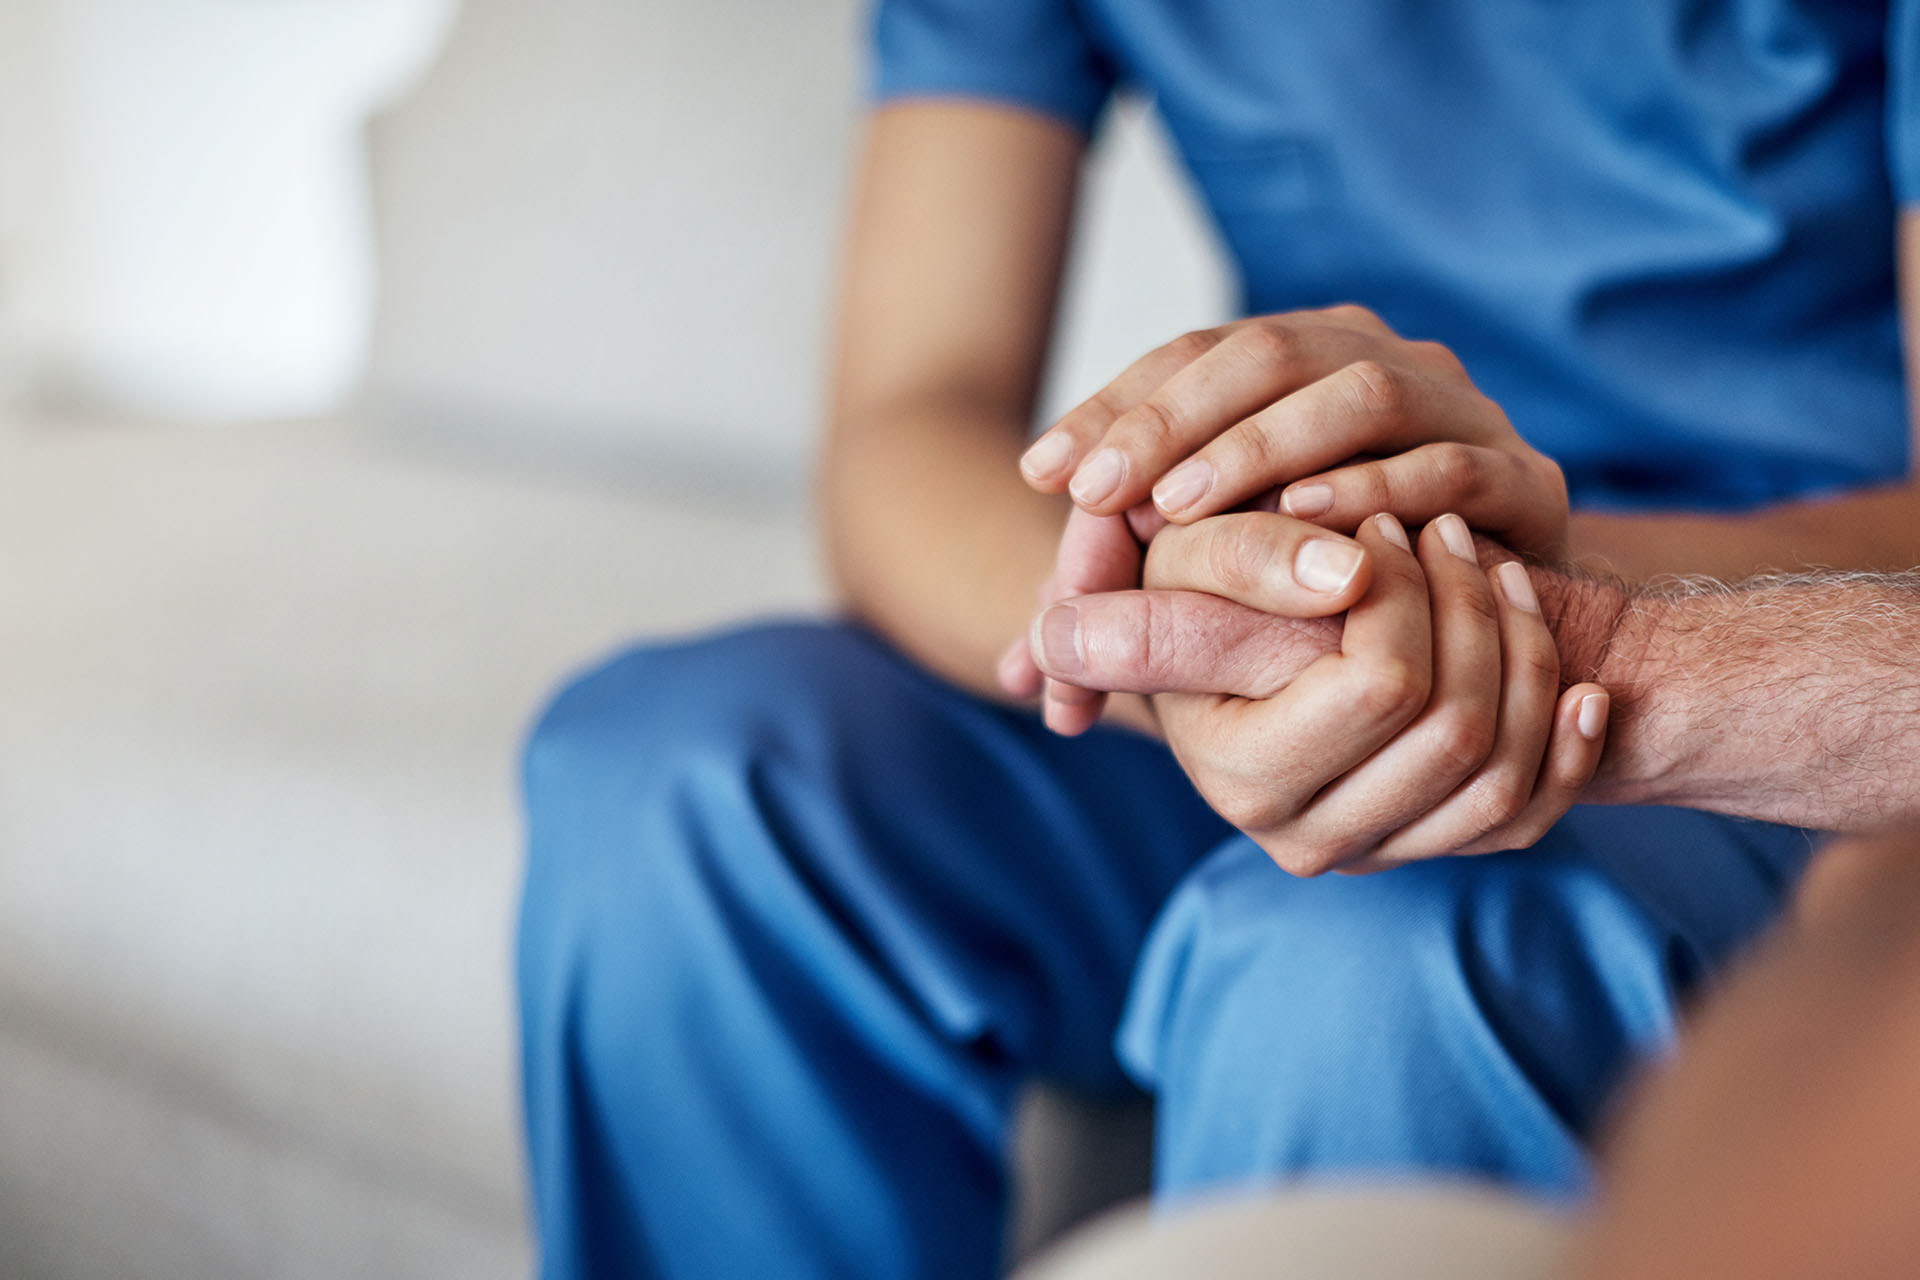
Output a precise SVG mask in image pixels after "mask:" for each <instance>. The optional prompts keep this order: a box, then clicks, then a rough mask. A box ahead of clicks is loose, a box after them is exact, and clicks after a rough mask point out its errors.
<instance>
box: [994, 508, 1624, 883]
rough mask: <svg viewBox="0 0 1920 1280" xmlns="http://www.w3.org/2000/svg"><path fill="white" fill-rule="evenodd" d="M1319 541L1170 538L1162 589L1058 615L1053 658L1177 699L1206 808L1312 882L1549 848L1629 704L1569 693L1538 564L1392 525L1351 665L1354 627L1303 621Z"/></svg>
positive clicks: (1281, 533) (1378, 530)
mask: <svg viewBox="0 0 1920 1280" xmlns="http://www.w3.org/2000/svg"><path fill="white" fill-rule="evenodd" d="M1306 528H1308V526H1304V525H1303V524H1302V522H1300V521H1296V520H1293V519H1291V518H1289V517H1286V516H1282V515H1277V514H1269V513H1264V512H1260V513H1243V514H1235V515H1229V516H1222V517H1218V518H1216V519H1212V520H1208V521H1205V522H1203V523H1201V524H1198V525H1194V526H1190V527H1184V528H1180V527H1176V528H1170V529H1167V530H1165V531H1163V532H1162V533H1161V534H1160V535H1159V536H1158V537H1157V538H1156V539H1155V540H1154V542H1153V545H1152V548H1151V551H1150V553H1149V555H1148V558H1147V565H1146V576H1145V584H1146V587H1147V588H1148V589H1147V590H1144V591H1132V592H1121V593H1111V594H1103V595H1089V596H1083V597H1080V598H1078V599H1076V600H1073V601H1070V602H1067V603H1063V604H1059V605H1055V606H1054V607H1052V608H1050V609H1048V610H1047V611H1046V612H1045V613H1043V614H1042V615H1041V616H1040V617H1039V618H1038V619H1037V620H1036V621H1035V624H1034V629H1033V635H1032V637H1031V647H1032V652H1033V656H1034V660H1035V661H1036V663H1037V664H1038V666H1039V667H1040V669H1041V670H1042V671H1043V672H1044V673H1045V674H1046V675H1047V676H1048V677H1051V678H1053V679H1055V680H1058V681H1061V682H1065V683H1071V684H1075V685H1079V686H1081V687H1085V688H1092V689H1097V690H1102V691H1108V692H1119V691H1128V692H1136V693H1150V694H1157V695H1160V696H1158V697H1156V698H1155V700H1154V705H1155V708H1156V710H1157V712H1158V715H1159V718H1160V724H1161V727H1162V730H1163V732H1164V733H1165V735H1166V738H1167V742H1168V744H1169V745H1170V746H1171V747H1172V748H1173V750H1174V753H1175V754H1176V755H1177V756H1178V757H1179V759H1180V762H1181V764H1182V766H1183V767H1185V769H1186V770H1187V772H1188V774H1189V775H1190V776H1191V777H1192V778H1193V781H1194V783H1195V785H1196V786H1197V787H1198V788H1199V790H1200V792H1201V794H1202V795H1204V796H1205V797H1206V799H1207V800H1208V802H1209V803H1210V804H1212V805H1213V807H1214V808H1215V809H1216V810H1217V811H1218V812H1219V813H1220V814H1221V815H1222V816H1223V817H1225V818H1226V819H1227V820H1228V821H1229V822H1231V823H1233V824H1234V825H1235V826H1236V827H1238V828H1239V829H1240V830H1242V831H1243V832H1245V833H1246V834H1247V835H1248V836H1250V837H1252V838H1253V839H1254V840H1255V841H1256V842H1258V843H1259V844H1260V846H1261V847H1262V848H1264V849H1265V850H1266V851H1267V853H1268V854H1269V855H1271V856H1272V857H1273V859H1274V860H1275V861H1276V862H1277V863H1279V864H1280V865H1281V866H1282V867H1284V868H1285V869H1287V870H1288V871H1291V872H1294V873H1295V874H1300V875H1312V874H1318V873H1320V872H1323V871H1328V870H1333V869H1341V870H1348V871H1357V870H1373V869H1377V868H1379V867H1382V866H1388V865H1392V864H1396V863H1400V862H1405V861H1410V860H1413V859H1417V858H1425V857H1433V856H1438V855H1443V854H1450V853H1475V852H1490V851H1493V850H1498V849H1509V848H1520V847H1524V846H1526V845H1529V844H1532V843H1533V842H1534V841H1535V840H1537V839H1538V838H1539V837H1540V836H1541V835H1542V834H1544V833H1545V832H1546V830H1547V829H1548V828H1549V827H1551V826H1552V825H1553V823H1554V822H1555V821H1557V820H1558V819H1559V817H1560V816H1561V815H1562V814H1563V813H1565V812H1566V810H1567V809H1568V808H1569V807H1570V806H1571V805H1572V804H1573V803H1574V801H1575V799H1576V798H1577V797H1578V796H1579V794H1580V791H1581V789H1582V788H1583V787H1584V786H1585V785H1586V783H1587V781H1588V780H1589V779H1590V778H1591V777H1592V775H1593V772H1594V769H1595V767H1596V766H1597V765H1598V763H1599V759H1600V753H1601V747H1602V742H1603V739H1604V736H1605V732H1606V722H1607V715H1608V698H1607V694H1606V691H1605V690H1603V689H1602V688H1600V687H1599V686H1598V685H1594V684H1578V685H1575V686H1573V687H1572V688H1570V689H1567V690H1566V691H1565V692H1564V693H1563V692H1562V691H1561V690H1560V687H1559V678H1560V667H1559V659H1558V655H1557V652H1556V650H1555V647H1554V642H1553V638H1552V635H1551V633H1550V632H1549V631H1548V628H1547V626H1546V623H1545V621H1544V619H1543V618H1542V616H1541V613H1540V609H1539V604H1538V601H1537V599H1536V598H1535V595H1534V591H1533V588H1532V585H1531V583H1530V581H1529V578H1528V575H1527V572H1526V570H1525V569H1524V567H1523V566H1521V565H1520V564H1518V563H1517V562H1512V561H1508V562H1507V563H1505V564H1502V565H1500V566H1498V567H1496V568H1495V569H1494V570H1492V571H1491V572H1489V571H1487V570H1485V569H1483V568H1482V567H1481V565H1480V563H1479V560H1478V558H1477V553H1476V548H1475V546H1474V543H1473V539H1472V537H1471V535H1470V534H1469V532H1468V530H1467V527H1466V525H1465V523H1464V522H1463V521H1461V520H1460V519H1459V517H1457V516H1452V515H1448V516H1443V517H1442V518H1440V519H1438V520H1435V521H1434V522H1432V523H1431V524H1430V525H1428V527H1427V528H1426V530H1425V531H1424V533H1423V534H1422V537H1421V540H1420V548H1419V552H1418V554H1417V555H1416V554H1415V553H1414V552H1413V550H1412V549H1411V547H1410V546H1409V544H1408V541H1407V536H1406V533H1405V530H1404V529H1403V528H1402V526H1401V525H1400V524H1399V522H1398V521H1396V520H1394V519H1393V518H1392V517H1391V516H1386V515H1382V516H1379V517H1376V518H1374V519H1372V520H1369V521H1366V522H1365V523H1364V524H1363V525H1362V526H1361V528H1360V529H1359V531H1358V541H1359V544H1360V546H1361V547H1362V548H1364V549H1365V551H1366V554H1367V560H1368V563H1369V564H1370V565H1371V587H1370V588H1369V590H1368V591H1367V593H1366V594H1365V596H1364V597H1363V598H1362V599H1360V600H1359V602H1358V603H1356V604H1355V605H1354V606H1353V607H1352V608H1351V609H1350V610H1349V611H1348V613H1347V616H1346V620H1345V624H1344V626H1341V627H1340V628H1339V630H1338V648H1337V650H1331V651H1330V649H1329V645H1330V642H1331V640H1332V637H1333V634H1334V628H1335V624H1333V623H1331V622H1328V621H1324V620H1323V621H1318V622H1311V623H1303V622H1300V621H1298V620H1296V619H1294V618H1290V617H1285V616H1281V615H1283V614H1285V613H1286V612H1287V611H1288V610H1289V609H1291V608H1292V607H1293V601H1294V599H1295V594H1296V593H1297V590H1298V588H1297V584H1293V583H1292V582H1291V581H1290V574H1289V572H1288V570H1287V566H1288V565H1289V564H1290V563H1291V560H1292V558H1293V557H1294V556H1295V555H1297V548H1298V546H1299V544H1300V541H1301V539H1302V537H1303V536H1307V535H1305V534H1303V532H1302V530H1303V529H1306ZM1496 583H1497V584H1498V586H1497V589H1496V586H1495V584H1496ZM1193 593H1205V594H1203V595H1195V594H1193ZM1316 649H1318V650H1319V652H1318V653H1317V655H1316V654H1314V650H1316ZM1310 655H1311V656H1310Z"/></svg>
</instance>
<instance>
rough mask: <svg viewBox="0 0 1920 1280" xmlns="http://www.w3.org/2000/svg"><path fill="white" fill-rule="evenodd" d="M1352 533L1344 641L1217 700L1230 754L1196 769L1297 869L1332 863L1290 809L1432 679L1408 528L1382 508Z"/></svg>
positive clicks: (1222, 804) (1206, 790)
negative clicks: (1262, 693) (1262, 696)
mask: <svg viewBox="0 0 1920 1280" xmlns="http://www.w3.org/2000/svg"><path fill="white" fill-rule="evenodd" d="M1359 538H1360V542H1361V545H1362V546H1364V547H1365V548H1366V551H1367V556H1368V558H1369V559H1370V560H1371V561H1372V562H1373V564H1374V574H1373V584H1372V586H1371V587H1370V588H1369V589H1368V591H1367V594H1366V596H1365V597H1363V598H1362V599H1361V600H1360V601H1359V602H1358V603H1357V604H1355V605H1354V606H1353V608H1351V609H1349V610H1348V611H1347V617H1346V623H1345V626H1344V627H1343V628H1342V629H1341V633H1340V652H1339V653H1337V654H1329V655H1327V656H1325V657H1322V658H1320V659H1319V660H1317V661H1316V662H1314V663H1313V664H1312V665H1311V666H1310V667H1308V668H1307V669H1306V670H1305V671H1304V672H1302V673H1301V674H1300V676H1299V677H1298V678H1297V679H1295V680H1294V681H1293V682H1292V683H1291V684H1289V685H1288V686H1287V687H1286V688H1285V689H1283V690H1282V691H1281V692H1280V693H1278V694H1277V695H1275V696H1273V697H1271V698H1268V699H1266V700H1264V701H1253V702H1244V703H1240V704H1237V706H1234V707H1231V708H1224V707H1223V708H1222V709H1221V712H1222V714H1223V715H1226V714H1230V715H1231V717H1232V718H1233V719H1234V720H1235V721H1236V724H1235V727H1234V731H1233V734H1232V736H1233V738H1234V739H1235V741H1236V744H1237V745H1236V747H1235V750H1234V758H1233V759H1232V760H1231V761H1224V762H1221V765H1222V767H1221V768H1220V769H1219V770H1218V771H1217V773H1218V777H1217V778H1215V777H1212V776H1204V775H1201V774H1199V773H1196V775H1195V780H1196V782H1198V783H1199V784H1200V790H1201V792H1202V794H1204V795H1205V796H1206V798H1207V801H1208V803H1210V804H1212V805H1213V807H1214V809H1215V811H1217V812H1218V813H1219V814H1220V815H1221V816H1222V817H1223V818H1225V819H1226V820H1227V821H1228V822H1230V823H1232V824H1233V825H1234V826H1236V827H1238V828H1240V830H1242V831H1244V832H1246V833H1247V834H1248V835H1250V836H1252V837H1253V838H1254V839H1255V840H1257V841H1259V843H1260V844H1261V846H1262V847H1263V848H1265V849H1266V850H1267V852H1268V854H1269V855H1271V856H1272V857H1273V859H1274V861H1276V862H1278V863H1279V864H1280V865H1281V866H1282V867H1284V868H1285V869H1286V870H1288V871H1291V872H1294V873H1295V874H1301V875H1304V874H1314V873H1317V872H1319V871H1324V870H1326V869H1327V867H1328V865H1330V864H1328V863H1325V862H1323V861H1322V859H1323V857H1324V854H1325V849H1324V848H1323V847H1321V846H1319V845H1317V844H1313V843H1301V842H1299V841H1297V840H1296V839H1294V836H1295V834H1296V833H1295V831H1294V826H1293V819H1294V818H1295V817H1296V816H1297V815H1298V814H1299V813H1300V812H1301V810H1302V809H1303V808H1304V807H1305V806H1306V805H1307V804H1308V803H1309V802H1310V801H1311V800H1312V799H1313V797H1314V795H1315V793H1317V792H1319V791H1320V790H1321V788H1323V787H1325V786H1326V785H1327V784H1328V783H1329V782H1332V781H1333V780H1334V779H1336V778H1339V777H1341V776H1342V775H1343V774H1346V773H1347V772H1349V771H1350V770H1352V769H1353V768H1355V766H1357V765H1359V764H1360V763H1361V762H1362V761H1364V760H1366V759H1367V758H1368V757H1370V756H1372V755H1373V754H1374V753H1375V752H1376V751H1378V750H1379V749H1380V747H1381V746H1382V745H1383V744H1385V743H1386V742H1388V741H1389V740H1391V739H1392V738H1393V737H1394V735H1396V734H1397V733H1399V732H1400V730H1401V729H1403V728H1405V727H1406V725H1407V723H1408V722H1409V721H1410V720H1412V719H1413V718H1414V717H1415V716H1416V715H1418V714H1419V712H1420V709H1421V708H1422V707H1423V706H1425V705H1426V701H1427V694H1428V692H1429V690H1430V689H1431V687H1432V679H1433V629H1432V622H1431V610H1430V608H1429V605H1428V600H1427V583H1426V578H1425V575H1424V574H1423V573H1422V572H1421V568H1420V562H1419V561H1418V560H1417V559H1415V557H1414V556H1413V554H1412V553H1411V551H1410V550H1409V549H1408V547H1409V544H1408V542H1407V535H1406V531H1405V530H1404V529H1402V528H1401V527H1400V524H1399V522H1398V521H1396V520H1394V519H1393V517H1391V516H1379V517H1377V518H1375V519H1373V520H1369V521H1368V522H1367V523H1366V524H1364V525H1362V526H1361V528H1360V533H1359ZM1296 625H1299V624H1296ZM1170 740H1171V734H1170Z"/></svg>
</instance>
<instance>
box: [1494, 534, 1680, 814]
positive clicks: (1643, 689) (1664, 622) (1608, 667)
mask: <svg viewBox="0 0 1920 1280" xmlns="http://www.w3.org/2000/svg"><path fill="white" fill-rule="evenodd" d="M1529 573H1530V575H1531V576H1532V578H1533V583H1534V590H1535V592H1536V594H1537V595H1538V596H1539V597H1540V608H1541V612H1542V613H1543V614H1544V615H1545V617H1546V619H1547V625H1548V627H1549V628H1550V629H1551V630H1552V632H1553V636H1554V642H1555V644H1556V645H1557V646H1558V647H1559V650H1560V681H1561V687H1562V688H1566V687H1569V686H1572V685H1575V684H1579V683H1582V682H1583V681H1592V682H1593V683H1595V684H1598V685H1600V686H1601V687H1602V688H1604V689H1606V691H1607V693H1608V695H1609V696H1610V699H1611V702H1612V714H1611V716H1610V718H1609V721H1608V727H1607V746H1606V753H1605V754H1604V755H1603V756H1602V757H1601V761H1600V767H1599V770H1598V771H1597V772H1596V774H1595V775H1594V780H1593V782H1592V784H1591V785H1590V786H1589V787H1588V790H1587V797H1588V799H1589V800H1590V801H1592V802H1596V803H1604V804H1646V803H1658V802H1659V801H1660V800H1662V799H1663V798H1664V797H1665V795H1666V793H1667V791H1668V790H1669V789H1670V787H1671V785H1672V780H1673V778H1674V776H1675V774H1676V771H1677V768H1678V764H1679V762H1678V759H1677V757H1676V756H1675V754H1674V752H1673V751H1672V750H1670V748H1671V747H1672V745H1673V744H1674V743H1675V742H1677V741H1679V739H1680V737H1681V735H1680V734H1679V733H1678V732H1677V730H1676V728H1675V724H1676V718H1677V717H1679V716H1680V714H1681V712H1682V710H1683V708H1682V706H1681V705H1680V703H1679V700H1678V699H1677V697H1676V696H1675V695H1676V691H1675V690H1674V689H1673V688H1672V686H1671V683H1670V682H1669V681H1667V680H1663V679H1661V678H1659V673H1658V671H1657V670H1656V668H1657V667H1658V666H1659V655H1660V653H1661V652H1662V646H1661V645H1660V644H1659V643H1658V641H1659V638H1660V637H1661V635H1663V634H1664V633H1665V631H1666V629H1667V627H1668V622H1669V620H1668V614H1669V612H1670V611H1671V608H1672V603H1671V601H1669V600H1667V599H1665V598H1663V597H1662V596H1660V595H1659V594H1657V593H1655V592H1650V591H1647V590H1645V589H1643V588H1640V587H1637V586H1634V585H1632V584H1630V583H1627V582H1624V581H1621V580H1619V579H1616V578H1603V577H1594V576H1589V575H1586V574H1581V573H1570V572H1567V571H1565V570H1562V569H1553V568H1544V567H1541V566H1537V565H1536V566H1529Z"/></svg>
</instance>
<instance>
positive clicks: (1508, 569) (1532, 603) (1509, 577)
mask: <svg viewBox="0 0 1920 1280" xmlns="http://www.w3.org/2000/svg"><path fill="white" fill-rule="evenodd" d="M1494 572H1495V573H1497V574H1499V575H1500V593H1501V594H1502V595H1504V596H1506V598H1507V603H1508V604H1510V605H1512V606H1513V607H1514V608H1516V609H1525V610H1526V611H1527V612H1528V613H1538V612H1540V597H1539V596H1537V595H1535V594H1534V592H1533V579H1532V578H1531V577H1530V576H1528V574H1527V570H1526V566H1525V565H1523V564H1521V563H1520V562H1519V561H1518V560H1509V561H1507V562H1506V563H1505V564H1503V565H1501V566H1500V567H1499V568H1498V569H1495V570H1494ZM1595 696H1598V695H1595Z"/></svg>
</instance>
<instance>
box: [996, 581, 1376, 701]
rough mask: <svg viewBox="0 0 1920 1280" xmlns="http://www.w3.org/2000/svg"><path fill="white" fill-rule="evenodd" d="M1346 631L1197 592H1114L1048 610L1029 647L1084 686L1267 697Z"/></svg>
mask: <svg viewBox="0 0 1920 1280" xmlns="http://www.w3.org/2000/svg"><path fill="white" fill-rule="evenodd" d="M1340 630H1341V623H1340V621H1339V620H1338V619H1330V618H1282V617H1277V616H1275V615H1273V614H1270V613H1263V612H1261V611H1260V610H1258V609H1250V608H1248V607H1247V606H1245V605H1241V604H1235V603H1233V602H1232V601H1230V600H1222V599H1221V598H1220V597H1219V596H1213V595H1207V594H1205V593H1203V592H1198V591H1116V592H1110V593H1107V594H1103V595H1086V596H1079V597H1076V598H1075V599H1073V600H1071V601H1062V602H1061V603H1059V604H1056V605H1054V606H1053V607H1052V608H1050V609H1047V610H1046V611H1045V612H1043V613H1042V614H1041V615H1040V616H1039V617H1038V618H1036V619H1034V623H1033V630H1032V633H1031V634H1030V636H1029V637H1028V642H1029V645H1030V647H1031V649H1032V653H1033V660H1034V663H1035V665H1037V666H1038V667H1039V668H1040V670H1041V671H1043V672H1045V673H1046V674H1047V675H1049V676H1051V677H1053V678H1054V679H1055V680H1058V681H1061V682H1062V683H1064V684H1072V685H1078V686H1079V687H1081V688H1083V689H1099V690H1102V691H1103V692H1107V693H1220V694H1231V695H1235V696H1238V697H1243V698H1270V697H1272V696H1273V695H1274V694H1276V693H1278V692H1280V690H1282V689H1284V688H1286V686H1287V685H1288V684H1289V683H1290V682H1291V681H1292V680H1293V678H1294V677H1295V676H1297V675H1299V674H1300V672H1302V671H1304V670H1305V669H1306V668H1307V666H1308V665H1309V664H1310V663H1312V662H1313V661H1314V660H1315V659H1316V658H1319V657H1320V656H1321V655H1322V654H1327V653H1336V652H1338V651H1339V648H1340Z"/></svg>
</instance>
